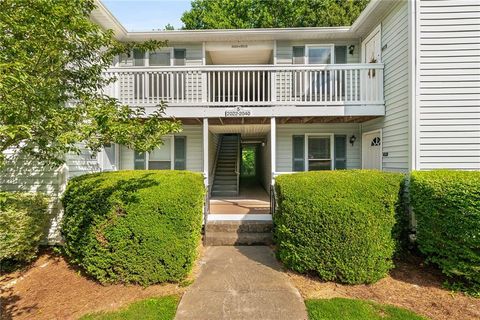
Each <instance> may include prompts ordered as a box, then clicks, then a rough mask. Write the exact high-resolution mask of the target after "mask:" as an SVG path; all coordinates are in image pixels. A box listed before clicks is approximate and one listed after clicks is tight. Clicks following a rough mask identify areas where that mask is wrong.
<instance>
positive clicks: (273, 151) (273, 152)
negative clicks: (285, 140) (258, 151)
mask: <svg viewBox="0 0 480 320" xmlns="http://www.w3.org/2000/svg"><path fill="white" fill-rule="evenodd" d="M270 160H271V164H270V168H271V170H270V171H271V177H270V178H271V180H272V181H271V184H272V186H273V184H274V183H275V172H276V171H277V168H276V164H277V124H276V119H275V117H271V118H270Z"/></svg>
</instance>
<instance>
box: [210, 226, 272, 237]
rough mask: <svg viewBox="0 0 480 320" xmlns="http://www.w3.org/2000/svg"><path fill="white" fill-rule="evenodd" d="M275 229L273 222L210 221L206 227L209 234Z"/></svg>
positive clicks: (266, 231) (270, 230) (264, 231)
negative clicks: (237, 222)
mask: <svg viewBox="0 0 480 320" xmlns="http://www.w3.org/2000/svg"><path fill="white" fill-rule="evenodd" d="M272 231H273V224H272V223H245V224H236V223H232V224H229V223H222V224H217V223H208V224H207V227H206V232H207V234H210V233H212V232H226V233H269V232H272Z"/></svg>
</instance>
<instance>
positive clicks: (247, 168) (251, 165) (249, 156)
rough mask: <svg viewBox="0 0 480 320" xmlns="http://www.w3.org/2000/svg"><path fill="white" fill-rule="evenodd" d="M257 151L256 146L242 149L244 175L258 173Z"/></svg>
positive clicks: (242, 170) (248, 175)
mask: <svg viewBox="0 0 480 320" xmlns="http://www.w3.org/2000/svg"><path fill="white" fill-rule="evenodd" d="M255 151H256V149H255V147H254V146H247V147H244V148H243V149H242V166H241V175H242V176H244V177H251V176H254V175H255V173H256V168H255V167H256V165H255V160H256V158H255Z"/></svg>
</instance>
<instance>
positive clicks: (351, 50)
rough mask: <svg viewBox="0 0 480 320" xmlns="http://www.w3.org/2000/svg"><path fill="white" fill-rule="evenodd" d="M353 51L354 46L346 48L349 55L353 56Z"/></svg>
mask: <svg viewBox="0 0 480 320" xmlns="http://www.w3.org/2000/svg"><path fill="white" fill-rule="evenodd" d="M354 51H355V46H354V45H353V44H351V45H349V46H348V53H350V54H351V55H353V52H354Z"/></svg>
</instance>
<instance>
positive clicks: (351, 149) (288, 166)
mask: <svg viewBox="0 0 480 320" xmlns="http://www.w3.org/2000/svg"><path fill="white" fill-rule="evenodd" d="M319 133H325V134H336V135H345V136H347V141H348V140H349V139H350V137H351V136H352V135H355V137H357V141H356V142H355V143H354V144H353V146H352V145H351V144H350V143H347V169H359V168H361V166H362V164H361V142H360V140H361V139H360V125H359V124H350V123H335V124H333V123H332V124H322V123H317V124H278V125H277V148H276V149H277V157H276V163H277V172H291V171H292V168H293V167H292V165H293V163H292V152H293V151H292V147H293V146H292V137H293V136H296V135H305V134H319Z"/></svg>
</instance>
